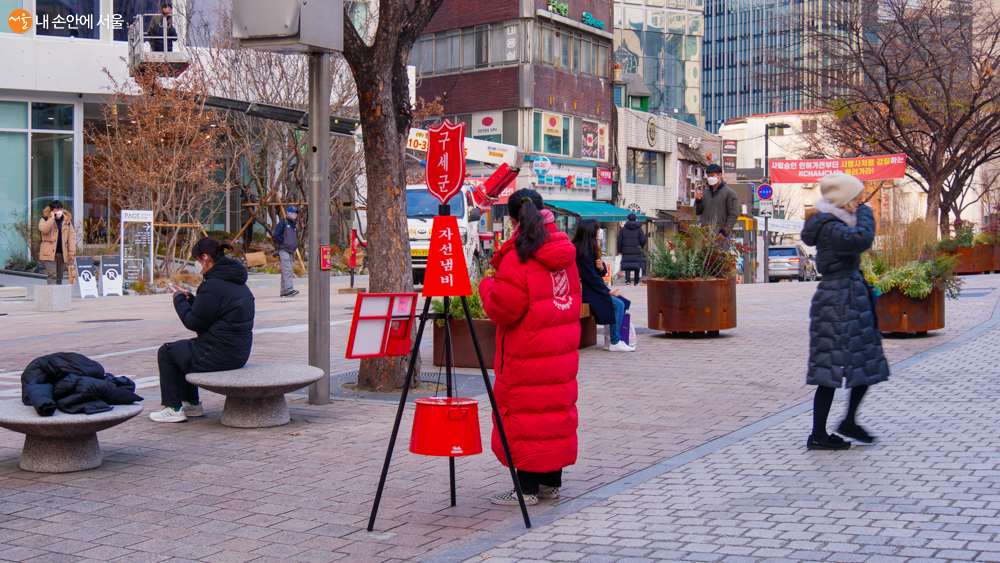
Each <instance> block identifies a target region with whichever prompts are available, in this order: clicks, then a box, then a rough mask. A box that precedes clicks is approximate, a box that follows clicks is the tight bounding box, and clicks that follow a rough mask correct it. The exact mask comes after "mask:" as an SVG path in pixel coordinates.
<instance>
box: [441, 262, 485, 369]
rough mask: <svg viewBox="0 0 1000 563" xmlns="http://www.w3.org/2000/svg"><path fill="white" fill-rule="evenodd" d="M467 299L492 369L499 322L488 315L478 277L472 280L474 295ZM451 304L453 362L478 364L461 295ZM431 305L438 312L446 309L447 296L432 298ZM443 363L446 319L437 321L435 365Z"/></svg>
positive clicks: (466, 366)
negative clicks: (480, 292) (440, 298)
mask: <svg viewBox="0 0 1000 563" xmlns="http://www.w3.org/2000/svg"><path fill="white" fill-rule="evenodd" d="M467 299H468V301H469V312H470V313H472V320H473V324H474V325H475V326H476V338H477V340H479V347H480V348H481V349H482V351H483V360H484V361H485V362H486V369H493V360H494V357H495V356H496V330H497V325H496V324H495V323H494V322H493V321H491V320H490V318H489V317H488V316H487V315H486V310H485V309H484V308H483V301H482V300H481V299H480V298H479V282H478V281H476V282H474V283H473V284H472V295H470V296H469V297H468V298H467ZM448 308H449V310H450V312H451V315H452V319H451V321H449V323H448V328H449V329H450V331H451V345H452V350H453V351H454V356H455V358H454V359H455V362H454V365H455V367H463V368H478V367H479V360H478V359H477V358H476V349H475V347H474V346H473V344H472V334H471V333H470V332H469V323H468V321H466V320H465V309H464V308H463V307H462V299H461V298H460V297H452V298H451V300H450V302H449V303H448ZM431 309H432V310H433V311H434V312H435V313H443V312H444V300H438V299H435V300H434V301H432V302H431ZM444 364H445V355H444V320H443V319H439V320H436V321H434V365H436V366H443V365H444Z"/></svg>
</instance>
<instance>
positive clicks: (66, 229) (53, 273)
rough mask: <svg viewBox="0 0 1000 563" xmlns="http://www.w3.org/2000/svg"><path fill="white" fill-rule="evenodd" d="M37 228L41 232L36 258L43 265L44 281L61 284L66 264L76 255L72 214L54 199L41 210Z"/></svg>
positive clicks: (49, 283)
mask: <svg viewBox="0 0 1000 563" xmlns="http://www.w3.org/2000/svg"><path fill="white" fill-rule="evenodd" d="M38 230H39V231H40V232H41V233H42V244H41V246H39V249H38V259H39V260H41V261H42V264H44V265H45V283H46V284H48V285H62V279H63V272H64V271H65V270H66V264H71V265H72V264H73V259H74V258H75V257H76V229H75V228H73V215H72V214H71V213H70V212H69V211H66V210H64V209H63V204H62V202H61V201H59V200H58V199H54V200H52V201H51V202H50V203H49V205H48V206H47V207H46V208H45V209H43V210H42V218H41V219H40V220H39V221H38Z"/></svg>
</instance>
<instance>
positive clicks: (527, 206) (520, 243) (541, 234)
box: [507, 189, 549, 264]
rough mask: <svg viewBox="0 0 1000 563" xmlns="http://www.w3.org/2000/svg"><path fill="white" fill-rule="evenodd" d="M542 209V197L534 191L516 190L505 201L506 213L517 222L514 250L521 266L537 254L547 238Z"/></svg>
mask: <svg viewBox="0 0 1000 563" xmlns="http://www.w3.org/2000/svg"><path fill="white" fill-rule="evenodd" d="M542 209H544V203H543V202H542V196H541V195H539V194H538V192H536V191H535V190H529V189H523V190H517V191H516V192H514V193H512V194H510V197H509V198H508V199H507V211H509V212H510V216H511V217H512V218H515V220H516V221H517V238H516V239H515V240H514V249H515V250H517V257H518V258H520V259H521V263H522V264H523V263H525V262H527V261H528V257H529V256H531V255H532V254H534V253H535V252H537V251H538V249H539V248H541V247H542V245H543V244H545V241H546V240H548V238H549V232H548V231H547V230H546V229H545V218H544V217H542V213H541V210H542Z"/></svg>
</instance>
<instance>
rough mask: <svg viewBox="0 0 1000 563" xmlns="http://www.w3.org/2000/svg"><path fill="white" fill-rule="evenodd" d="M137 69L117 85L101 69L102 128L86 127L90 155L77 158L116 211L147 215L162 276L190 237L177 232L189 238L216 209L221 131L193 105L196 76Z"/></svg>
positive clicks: (173, 268)
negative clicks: (107, 93)
mask: <svg viewBox="0 0 1000 563" xmlns="http://www.w3.org/2000/svg"><path fill="white" fill-rule="evenodd" d="M144 68H145V70H144V71H143V72H142V73H139V74H137V75H136V76H135V80H134V82H133V81H128V82H125V83H119V82H118V81H117V80H115V78H114V77H113V76H112V75H111V73H110V72H109V71H107V70H105V73H106V74H107V76H108V79H109V81H110V89H111V91H112V95H111V100H110V103H108V104H106V105H105V106H104V118H105V121H106V122H107V129H106V130H99V129H96V128H94V127H93V126H89V127H88V128H87V130H86V135H87V139H88V142H90V143H92V144H93V151H92V153H91V154H88V155H87V156H86V157H85V160H86V166H87V168H88V170H89V171H90V175H91V179H92V180H93V182H95V184H96V185H99V186H103V187H104V188H105V189H106V191H107V194H108V196H109V197H110V198H111V200H112V201H114V202H115V203H116V204H117V205H120V206H121V207H122V208H131V209H149V210H152V211H153V214H154V217H155V221H156V225H157V228H156V229H155V230H154V244H156V245H157V248H160V247H159V245H160V244H162V245H163V247H162V252H163V254H164V256H165V259H164V261H163V262H162V263H161V264H159V266H157V272H158V273H159V274H160V275H163V276H166V277H170V276H172V275H173V274H174V273H176V272H177V270H178V269H179V268H180V267H181V266H182V265H183V264H184V260H183V259H186V258H187V256H188V255H189V254H190V249H191V245H192V244H193V243H194V240H195V238H196V236H183V234H182V233H191V232H193V233H194V234H195V235H197V233H198V231H199V230H200V229H199V225H200V224H201V222H202V221H203V220H205V219H207V218H208V217H211V216H212V215H214V214H215V213H217V212H218V211H219V207H220V204H219V201H218V199H219V198H218V197H217V196H218V195H219V193H220V192H223V191H225V189H226V185H225V184H223V183H220V182H218V181H217V179H216V171H217V170H218V167H219V163H220V160H221V158H222V155H223V152H222V149H221V144H222V141H223V140H224V139H225V138H226V137H227V136H228V134H229V133H228V129H227V127H226V124H225V122H224V121H222V120H220V119H219V116H218V115H217V114H216V112H215V111H212V110H210V109H206V108H205V107H204V106H203V105H202V103H201V102H200V101H199V100H200V99H201V98H202V97H203V94H204V92H205V80H204V74H203V73H201V72H198V71H197V70H189V71H188V72H186V73H184V74H183V75H182V76H181V77H180V78H177V79H173V80H168V79H165V78H162V76H165V75H166V74H167V73H166V72H165V71H164V69H163V68H159V67H157V66H156V65H147V66H146V67H144ZM167 82H169V83H170V87H169V88H166V87H165V85H166V83H167ZM178 250H180V252H178ZM178 256H180V257H182V258H183V259H182V260H181V261H179V262H178V261H177V260H176V258H177V257H178Z"/></svg>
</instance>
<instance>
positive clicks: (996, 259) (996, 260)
mask: <svg viewBox="0 0 1000 563" xmlns="http://www.w3.org/2000/svg"><path fill="white" fill-rule="evenodd" d="M992 248H993V271H994V272H1000V244H994V245H993V247H992Z"/></svg>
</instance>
